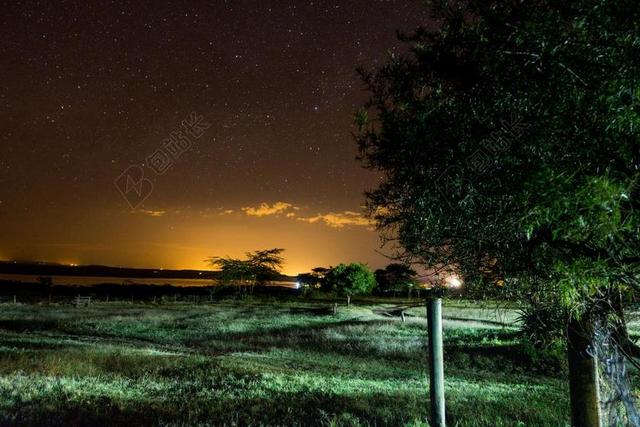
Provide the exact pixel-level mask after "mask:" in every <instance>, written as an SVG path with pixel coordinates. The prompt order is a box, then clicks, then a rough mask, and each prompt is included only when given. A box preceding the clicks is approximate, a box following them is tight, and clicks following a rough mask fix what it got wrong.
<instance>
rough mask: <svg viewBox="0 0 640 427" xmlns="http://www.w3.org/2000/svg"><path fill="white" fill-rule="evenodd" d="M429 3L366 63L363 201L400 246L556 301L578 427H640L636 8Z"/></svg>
mask: <svg viewBox="0 0 640 427" xmlns="http://www.w3.org/2000/svg"><path fill="white" fill-rule="evenodd" d="M431 8H432V11H433V14H434V22H435V23H436V25H435V27H436V29H435V30H428V29H425V28H420V29H418V30H417V31H416V32H415V33H413V34H411V35H408V36H406V35H405V36H401V37H402V39H403V40H405V41H406V42H407V44H408V48H409V49H408V51H409V53H408V54H406V55H404V56H396V57H392V58H391V59H390V60H389V62H388V63H387V64H386V65H385V66H383V67H381V68H379V69H377V70H373V71H362V75H363V78H364V81H365V82H366V85H367V86H368V89H369V90H370V91H371V93H372V97H371V100H370V102H369V103H368V104H367V108H365V109H363V110H362V111H360V112H359V113H358V114H357V115H356V121H357V124H358V126H359V132H358V141H359V145H360V149H361V157H362V159H363V161H364V163H365V165H366V166H367V167H370V168H372V169H376V170H379V171H380V172H382V176H383V181H382V183H381V184H380V186H379V187H378V188H377V189H375V190H373V191H371V192H370V193H368V195H367V198H368V207H369V210H370V212H371V214H372V215H373V216H374V217H375V218H376V219H377V223H378V226H379V229H380V230H381V231H382V232H383V234H384V236H385V239H387V240H389V239H391V240H394V241H396V243H397V244H396V245H395V246H396V247H399V248H401V249H400V252H399V253H398V254H397V255H398V256H399V257H401V258H402V257H405V258H406V259H407V260H409V261H414V262H415V261H418V262H421V263H423V264H425V265H427V266H433V265H447V264H449V265H455V267H456V270H457V271H459V272H460V273H461V274H463V275H464V278H465V283H466V286H472V287H477V288H480V289H482V288H483V287H484V288H489V287H492V286H494V285H493V283H495V282H496V279H499V281H500V283H504V288H505V289H510V290H512V292H514V293H515V294H516V295H517V294H520V295H522V296H523V297H524V295H528V296H527V298H530V295H531V293H535V294H536V298H537V299H538V300H539V301H541V302H542V303H544V304H547V305H550V306H553V307H556V308H557V307H560V308H561V309H562V310H563V311H564V313H565V315H566V319H567V320H566V326H567V338H568V354H569V364H570V369H569V370H570V390H571V404H572V419H573V423H574V425H589V426H590V425H598V423H599V422H600V420H601V419H602V418H604V417H606V418H608V422H609V423H615V422H617V421H620V420H623V419H624V420H626V421H628V422H630V423H634V424H638V423H640V419H638V415H637V412H636V410H635V407H634V403H633V399H632V397H631V393H630V392H629V385H628V383H627V379H626V376H625V371H624V357H631V356H634V355H637V352H636V350H637V347H635V345H634V344H633V343H632V342H631V341H630V340H629V339H628V336H627V333H626V325H625V322H624V305H625V301H628V299H629V296H631V295H632V294H634V293H636V292H637V291H638V285H639V265H640V264H639V263H638V261H639V259H640V258H639V254H640V245H639V241H640V239H639V236H640V226H639V224H640V214H639V212H640V203H639V196H640V190H639V186H638V181H639V179H640V172H639V171H640V142H639V141H640V139H639V136H640V8H639V7H638V5H637V4H636V2H635V1H630V0H626V1H625V0H600V1H593V0H589V1H586V0H583V1H574V2H565V1H552V0H538V1H528V0H527V1H525V0H510V1H509V0H502V1H495V0H469V1H455V2H447V1H435V2H431ZM598 362H603V363H601V364H599V363H598ZM605 362H606V363H605ZM605 365H606V366H605ZM599 377H600V378H601V379H606V380H607V381H601V382H600V384H599V383H598V381H597V379H598V378H599Z"/></svg>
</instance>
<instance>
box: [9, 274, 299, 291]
mask: <svg viewBox="0 0 640 427" xmlns="http://www.w3.org/2000/svg"><path fill="white" fill-rule="evenodd" d="M40 277H43V276H41V275H32V274H4V273H2V274H0V281H9V282H24V283H38V279H39V278H40ZM46 277H50V278H51V280H53V285H54V286H55V285H67V286H70V285H77V286H95V285H103V284H116V285H124V286H126V285H158V286H163V285H172V286H178V287H191V286H213V285H216V284H218V283H217V281H216V280H212V279H174V278H158V277H156V278H140V277H137V278H127V277H99V276H55V275H54V276H51V275H47V276H46ZM268 286H279V287H285V288H292V289H296V288H297V286H296V283H295V282H286V281H274V282H270V284H269V285H268Z"/></svg>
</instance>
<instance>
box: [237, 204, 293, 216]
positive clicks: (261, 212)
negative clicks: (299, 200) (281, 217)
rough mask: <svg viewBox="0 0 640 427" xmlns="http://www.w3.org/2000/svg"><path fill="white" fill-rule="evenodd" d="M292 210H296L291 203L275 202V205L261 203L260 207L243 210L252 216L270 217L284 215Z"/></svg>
mask: <svg viewBox="0 0 640 427" xmlns="http://www.w3.org/2000/svg"><path fill="white" fill-rule="evenodd" d="M292 208H294V206H293V205H292V204H291V203H286V202H275V203H274V204H273V205H269V204H268V203H260V206H258V207H244V208H242V210H243V211H244V213H246V214H247V215H250V216H269V215H278V214H281V213H284V212H285V211H288V210H289V209H292Z"/></svg>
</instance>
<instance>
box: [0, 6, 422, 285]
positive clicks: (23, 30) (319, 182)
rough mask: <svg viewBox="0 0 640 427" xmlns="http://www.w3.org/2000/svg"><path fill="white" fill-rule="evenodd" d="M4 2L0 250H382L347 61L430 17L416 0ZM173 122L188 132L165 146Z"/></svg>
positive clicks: (376, 261)
mask: <svg viewBox="0 0 640 427" xmlns="http://www.w3.org/2000/svg"><path fill="white" fill-rule="evenodd" d="M2 9H3V11H2V15H1V18H0V19H1V20H2V26H1V27H0V33H1V34H0V35H1V37H0V53H1V57H2V62H1V64H0V111H1V116H0V117H1V121H0V138H1V141H0V147H2V154H1V156H0V259H23V260H24V259H30V260H46V261H55V262H64V263H81V264H87V263H98V264H108V265H119V266H133V267H163V268H206V264H205V263H204V262H203V260H204V259H205V258H206V257H208V256H211V255H230V256H240V255H242V253H243V252H245V251H249V250H254V249H264V248H270V247H283V248H285V249H286V252H285V258H286V259H287V265H286V266H285V271H286V272H287V273H291V274H293V273H297V272H302V271H306V270H308V269H310V268H312V267H315V266H320V265H322V266H328V265H335V264H337V263H339V262H349V261H362V262H368V263H369V264H370V265H371V266H372V267H379V266H381V265H383V264H385V263H386V262H387V260H385V259H384V258H383V257H382V256H381V255H379V254H377V253H376V250H378V249H379V240H378V235H377V234H376V232H375V231H373V230H372V229H371V227H370V224H369V223H368V221H367V220H366V219H365V218H363V217H362V216H361V215H360V212H361V209H362V208H361V207H362V205H363V202H364V197H363V195H362V193H363V191H364V190H366V189H368V188H371V187H373V186H375V184H376V180H377V177H376V176H375V174H373V173H372V172H370V171H366V170H363V169H362V168H361V166H360V164H359V163H358V162H357V161H356V160H355V156H356V154H357V149H356V144H355V142H354V141H353V138H352V136H351V132H352V131H353V126H352V123H353V119H352V117H353V113H354V111H355V110H356V109H357V108H359V107H360V106H361V105H362V104H363V102H364V100H365V99H366V97H367V94H366V93H365V92H364V91H363V86H362V84H361V83H360V82H359V80H358V77H357V76H356V74H355V71H354V69H355V66H356V65H358V64H362V65H365V66H368V67H371V66H376V65H380V64H381V63H382V62H384V61H385V60H386V58H387V57H388V55H389V54H390V52H395V53H398V52H399V51H400V50H399V49H401V46H400V43H399V42H398V41H397V39H396V36H395V30H396V29H401V30H405V31H410V30H412V29H414V28H415V27H417V26H418V25H421V24H425V23H427V11H426V8H425V7H424V6H423V5H422V4H421V2H420V1H417V0H416V1H371V0H369V1H365V0H359V1H353V0H349V1H325V0H323V1H320V0H318V1H304V2H303V1H298V2H285V1H283V0H281V1H262V0H261V1H256V0H252V1H221V0H219V1H210V2H203V1H191V2H186V1H185V2H161V1H154V2H137V1H136V2H133V1H132V2H100V1H90V2H86V3H85V2H75V3H73V2H63V1H60V2H52V1H51V2H50V1H42V2H37V1H34V2H23V1H15V2H6V3H5V4H3V7H2ZM192 113H195V116H194V115H192ZM194 118H195V119H194ZM194 120H195V121H196V122H197V123H196V124H197V126H196V127H197V129H196V131H193V129H192V128H191V133H189V131H188V129H187V128H189V126H190V125H192V124H193V123H194ZM183 121H185V123H187V125H183ZM185 126H186V127H185ZM205 128H206V129H205ZM199 131H203V133H202V135H201V136H198V137H196V136H195V135H197V134H199ZM172 137H173V138H174V140H173V142H174V143H175V141H182V142H183V143H184V142H185V141H186V142H188V144H186V143H185V144H183V145H182V146H181V147H182V148H183V149H184V150H183V151H181V152H180V153H179V154H180V155H179V156H175V157H171V156H169V157H167V152H168V151H167V150H169V148H167V147H168V146H167V144H169V146H170V144H171V138H172ZM185 138H186V139H185ZM187 145H188V147H187ZM173 147H174V148H175V145H173ZM158 151H160V154H161V155H160V159H161V160H162V159H164V163H162V162H161V163H160V164H158V163H154V162H155V161H158V157H157V156H158V155H159V154H158ZM172 153H173V154H172ZM169 154H170V155H175V154H176V152H175V150H174V151H173V152H169ZM154 155H155V156H156V157H155V160H153V159H154ZM149 156H151V157H149ZM162 156H164V157H162ZM131 165H136V166H135V168H134V169H130V170H129V172H127V173H125V174H124V175H122V174H123V173H124V172H125V171H126V170H127V168H129V167H130V166H131ZM159 168H161V169H162V171H161V172H160V173H159V172H158V170H159ZM165 169H166V170H165ZM132 171H133V172H132ZM134 172H136V173H138V172H141V173H142V174H143V175H139V174H136V173H134ZM121 176H123V177H124V178H121V179H120V180H119V181H118V178H119V177H121ZM122 183H124V187H123V184H122ZM151 186H153V188H152V190H151ZM119 189H120V190H119ZM121 190H122V191H124V194H125V195H127V197H125V196H124V195H123V193H122V192H121ZM143 199H144V200H143Z"/></svg>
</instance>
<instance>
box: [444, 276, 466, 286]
mask: <svg viewBox="0 0 640 427" xmlns="http://www.w3.org/2000/svg"><path fill="white" fill-rule="evenodd" d="M445 283H446V285H447V287H449V288H459V287H460V286H462V281H461V280H460V279H458V278H457V277H449V278H447V280H446V281H445Z"/></svg>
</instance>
